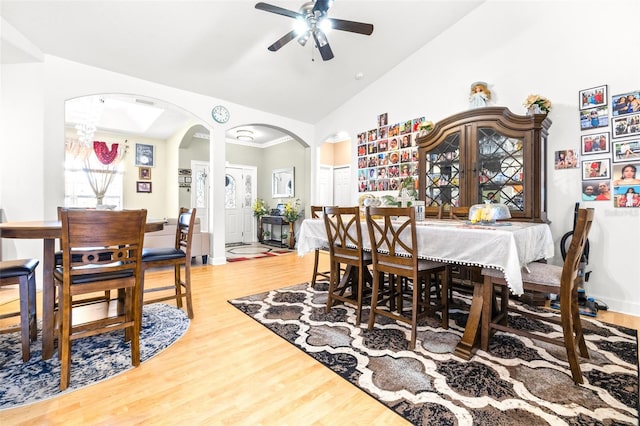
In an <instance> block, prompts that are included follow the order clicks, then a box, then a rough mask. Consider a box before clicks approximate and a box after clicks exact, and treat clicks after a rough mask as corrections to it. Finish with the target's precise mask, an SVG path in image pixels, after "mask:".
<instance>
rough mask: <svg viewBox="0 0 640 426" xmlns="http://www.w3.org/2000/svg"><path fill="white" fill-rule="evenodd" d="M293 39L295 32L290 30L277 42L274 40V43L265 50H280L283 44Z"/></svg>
mask: <svg viewBox="0 0 640 426" xmlns="http://www.w3.org/2000/svg"><path fill="white" fill-rule="evenodd" d="M294 38H296V31H295V30H291V31H289V32H288V33H286V34H285V35H283V36H282V37H280V38H279V39H278V40H276V42H275V43H273V44H272V45H271V46H269V47H268V48H267V49H269V50H270V51H272V52H275V51H277V50H278V49H280V48H281V47H282V46H284V45H285V44H287V43H289V42H290V41H291V40H293V39H294Z"/></svg>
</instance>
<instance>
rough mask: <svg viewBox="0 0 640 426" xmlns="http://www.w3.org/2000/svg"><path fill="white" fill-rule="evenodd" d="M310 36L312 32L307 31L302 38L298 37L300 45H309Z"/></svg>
mask: <svg viewBox="0 0 640 426" xmlns="http://www.w3.org/2000/svg"><path fill="white" fill-rule="evenodd" d="M310 35H311V32H310V31H307V32H306V33H304V34H302V35H301V36H300V37H298V43H300V45H301V46H304V45H305V44H307V40H309V36H310Z"/></svg>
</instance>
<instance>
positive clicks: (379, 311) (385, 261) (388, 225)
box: [365, 207, 450, 349]
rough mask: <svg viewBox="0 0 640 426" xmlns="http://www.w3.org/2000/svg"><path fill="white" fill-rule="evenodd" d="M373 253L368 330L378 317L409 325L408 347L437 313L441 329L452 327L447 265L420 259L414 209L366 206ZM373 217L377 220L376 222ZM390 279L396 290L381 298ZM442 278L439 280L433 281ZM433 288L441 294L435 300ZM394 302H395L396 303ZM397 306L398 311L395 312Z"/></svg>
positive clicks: (414, 343) (411, 346)
mask: <svg viewBox="0 0 640 426" xmlns="http://www.w3.org/2000/svg"><path fill="white" fill-rule="evenodd" d="M365 216H366V221H367V229H368V232H369V240H370V241H371V253H372V256H373V291H372V295H371V314H370V316H369V330H371V329H372V328H373V325H374V323H375V319H376V315H383V316H386V317H388V318H391V319H394V320H398V321H402V322H405V323H408V324H409V325H410V326H411V338H410V341H409V348H410V349H414V348H415V345H416V332H417V327H418V321H419V320H420V319H421V318H423V317H425V316H427V315H433V313H434V312H436V311H440V312H441V315H442V317H441V319H442V327H443V328H449V313H448V301H447V294H448V287H449V269H450V266H449V264H448V263H442V262H434V261H431V260H424V259H419V258H418V241H417V238H416V218H415V209H414V208H413V207H406V208H402V207H367V208H366V211H365ZM374 217H375V218H376V219H374ZM385 275H386V276H387V277H388V281H389V286H390V287H391V288H392V289H394V291H392V292H390V293H389V296H388V297H382V298H380V296H381V295H383V292H382V291H381V288H382V285H383V277H384V276H385ZM434 275H439V276H440V280H439V282H438V281H437V280H432V279H431V278H432V276H434ZM432 285H435V286H436V288H439V289H440V294H439V295H437V297H435V298H434V300H433V301H432V300H431V299H432V291H431V288H432ZM405 289H410V292H409V294H410V297H408V298H409V299H410V306H411V310H410V312H408V313H407V312H405V309H404V303H403V302H404V299H405ZM394 301H395V303H394ZM394 305H395V309H394Z"/></svg>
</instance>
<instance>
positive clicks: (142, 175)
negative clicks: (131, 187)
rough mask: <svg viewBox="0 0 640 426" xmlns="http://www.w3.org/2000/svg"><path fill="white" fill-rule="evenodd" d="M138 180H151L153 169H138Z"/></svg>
mask: <svg viewBox="0 0 640 426" xmlns="http://www.w3.org/2000/svg"><path fill="white" fill-rule="evenodd" d="M138 179H140V180H151V167H138Z"/></svg>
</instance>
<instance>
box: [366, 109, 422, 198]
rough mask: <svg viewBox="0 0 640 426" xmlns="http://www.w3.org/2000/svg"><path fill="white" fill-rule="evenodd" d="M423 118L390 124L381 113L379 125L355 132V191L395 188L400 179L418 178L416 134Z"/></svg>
mask: <svg viewBox="0 0 640 426" xmlns="http://www.w3.org/2000/svg"><path fill="white" fill-rule="evenodd" d="M424 120H425V118H424V117H421V118H415V119H412V120H406V121H403V122H400V123H396V124H391V125H389V124H388V115H387V113H384V114H380V115H379V116H378V127H376V128H374V129H370V130H367V131H363V132H360V133H358V148H357V149H358V192H374V191H397V190H398V189H399V188H400V182H401V181H402V179H404V178H406V177H409V176H412V177H414V178H417V176H418V147H417V145H416V136H417V134H418V128H419V126H420V123H422V122H423V121H424Z"/></svg>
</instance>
